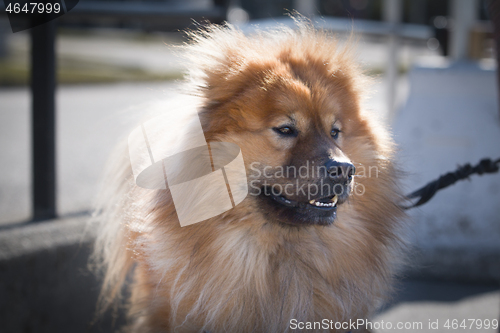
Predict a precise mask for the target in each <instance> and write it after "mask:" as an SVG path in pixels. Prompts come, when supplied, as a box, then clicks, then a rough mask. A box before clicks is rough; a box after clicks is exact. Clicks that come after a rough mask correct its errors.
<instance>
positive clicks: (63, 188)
mask: <svg viewBox="0 0 500 333" xmlns="http://www.w3.org/2000/svg"><path fill="white" fill-rule="evenodd" d="M2 6H3V5H2V4H0V9H1V11H0V152H1V154H2V155H1V158H0V161H1V163H0V327H1V328H0V332H2V333H3V332H109V331H113V329H112V327H113V322H115V326H114V327H115V328H116V327H119V324H120V322H121V321H122V320H123V319H122V317H121V312H120V311H118V312H117V313H116V318H113V316H112V314H108V315H106V316H105V317H104V318H102V319H99V320H96V321H93V319H94V311H95V304H96V299H97V294H98V290H99V279H98V278H96V277H95V276H93V275H92V274H90V273H89V271H88V270H87V267H86V261H87V257H88V254H89V248H90V244H91V242H92V237H93V236H92V231H91V230H90V231H89V230H87V231H85V221H86V220H88V217H89V214H90V211H91V207H92V203H93V200H94V198H95V196H96V194H97V192H98V190H99V185H100V181H101V177H102V176H103V175H102V170H103V168H104V166H105V164H106V161H107V159H108V158H109V156H110V153H111V151H112V149H113V147H114V146H115V145H116V144H117V142H119V141H120V140H123V139H125V138H126V137H127V135H128V133H129V132H130V131H131V130H132V129H133V128H134V127H135V125H136V124H137V123H138V121H139V120H141V119H143V117H144V116H145V110H146V109H147V107H148V105H150V104H151V103H152V102H155V101H172V105H174V104H175V100H177V99H179V98H180V92H179V82H180V80H181V79H182V76H183V73H184V69H185V66H186V64H185V63H184V62H183V57H182V52H183V51H182V49H181V48H179V47H178V46H180V45H182V44H183V43H184V42H185V40H186V39H185V37H186V36H185V34H184V33H182V31H183V30H185V29H190V28H195V27H196V24H201V25H203V24H206V23H208V22H212V23H222V22H224V21H229V22H230V23H232V24H234V25H236V26H238V27H239V28H240V29H242V30H243V31H244V32H245V33H247V34H251V33H252V32H254V31H255V30H256V29H262V30H266V29H269V28H271V27H273V26H276V25H280V24H281V25H289V26H292V25H293V22H292V20H291V19H290V18H289V17H288V16H287V14H288V13H290V12H293V11H294V10H296V11H298V12H299V13H301V14H303V15H305V16H307V17H309V18H311V20H312V21H313V22H314V24H315V25H316V26H317V27H319V28H323V29H327V30H329V31H331V33H332V34H336V35H337V36H338V38H339V39H341V40H345V39H346V38H347V37H348V35H349V34H350V33H351V31H354V32H355V33H356V36H357V37H358V39H359V41H358V43H357V52H356V53H357V58H358V60H359V61H360V62H361V64H362V66H363V67H364V69H365V71H366V73H367V75H370V76H372V77H373V78H374V83H373V87H372V88H373V90H372V92H371V94H370V98H369V99H368V100H367V102H366V105H365V107H366V108H368V109H370V110H372V112H374V113H376V114H378V115H379V116H380V118H381V119H382V121H384V122H385V123H386V124H387V125H388V126H389V127H390V128H392V130H393V132H394V139H395V140H396V142H397V143H398V145H399V155H400V156H399V158H400V161H401V166H402V168H403V169H404V170H405V171H406V172H407V177H406V179H407V181H406V183H405V191H406V192H408V193H409V192H411V191H413V190H415V189H417V188H419V187H421V186H423V185H424V184H426V183H427V182H429V181H431V180H433V179H435V178H437V177H438V176H439V175H441V174H443V173H446V172H448V171H452V170H454V169H455V168H456V167H457V165H462V164H465V163H469V162H470V163H474V164H475V163H477V162H478V161H479V160H480V159H481V158H484V157H491V158H492V159H498V158H500V119H499V115H500V113H499V107H498V84H497V52H496V45H497V43H498V42H499V41H500V39H499V36H500V34H499V33H498V31H497V30H495V27H498V28H500V27H499V23H500V22H499V21H498V19H499V18H500V1H493V0H492V1H487V0H433V1H431V0H182V1H181V0H142V1H141V0H127V1H125V0H123V1H122V0H81V1H80V2H79V3H78V4H77V5H76V7H75V8H73V10H71V11H70V12H69V13H67V14H65V15H63V16H61V17H60V18H58V19H57V20H55V21H51V22H49V23H47V24H44V25H43V26H38V27H36V28H33V29H30V30H25V31H21V32H17V33H13V32H12V30H11V28H10V25H9V20H8V18H7V16H6V15H5V7H2ZM195 22H198V23H196V24H195ZM495 23H496V24H495ZM410 215H411V219H412V223H413V224H412V229H411V232H410V235H409V238H410V239H411V244H412V248H411V251H410V256H409V260H408V265H407V267H405V269H404V270H403V271H402V272H401V277H402V282H401V283H400V284H399V285H398V288H397V292H396V293H395V294H394V297H393V299H392V301H391V302H390V303H389V304H388V305H386V306H385V307H384V308H383V309H382V310H381V312H380V313H379V314H378V315H377V317H375V318H374V320H379V321H380V320H385V321H392V322H394V323H395V322H415V321H419V322H423V323H424V325H423V329H406V330H404V332H417V331H418V332H425V331H434V332H435V331H436V330H435V329H428V322H429V321H432V322H435V321H436V320H439V322H440V328H442V329H439V330H437V331H447V330H446V329H445V328H443V326H442V325H444V324H445V322H446V320H448V319H449V320H453V319H457V320H458V321H459V322H461V321H462V320H463V319H467V320H468V319H477V320H481V321H482V322H484V324H482V325H481V327H479V326H478V325H476V326H474V327H472V328H471V327H468V328H460V330H461V331H462V332H495V331H497V330H495V329H493V328H492V326H491V325H488V327H487V325H486V320H489V321H492V320H494V319H496V320H498V319H499V317H500V293H499V291H498V288H499V282H500V241H499V239H500V174H498V173H497V174H493V175H483V176H472V177H470V180H469V181H464V182H461V183H459V184H457V185H455V186H453V187H452V188H449V189H446V190H443V191H441V192H439V193H438V194H437V195H436V197H435V198H434V199H432V200H431V201H430V202H429V203H427V204H426V205H424V206H422V207H421V208H417V209H413V210H411V211H410ZM469 323H470V322H469ZM385 331H386V330H383V329H379V330H376V332H385ZM387 331H389V330H387Z"/></svg>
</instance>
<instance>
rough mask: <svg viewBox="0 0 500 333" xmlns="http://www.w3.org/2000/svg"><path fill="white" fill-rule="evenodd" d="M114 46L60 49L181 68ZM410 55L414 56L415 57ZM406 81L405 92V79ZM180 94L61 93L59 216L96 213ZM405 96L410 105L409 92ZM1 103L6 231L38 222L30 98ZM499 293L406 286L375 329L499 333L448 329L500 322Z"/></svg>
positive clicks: (376, 52) (369, 53)
mask: <svg viewBox="0 0 500 333" xmlns="http://www.w3.org/2000/svg"><path fill="white" fill-rule="evenodd" d="M22 38H24V37H20V38H19V39H18V40H15V41H14V42H13V43H14V44H15V43H18V45H20V46H18V47H21V48H22V47H23V46H22V45H25V44H26V40H24V41H23V40H22ZM106 40H107V39H106V38H103V37H99V38H97V39H96V43H95V44H92V45H91V46H89V44H85V43H87V41H85V42H82V41H81V40H80V41H78V39H75V38H66V39H64V40H63V42H62V43H61V44H60V50H61V52H68V53H74V54H75V55H78V54H82V55H85V56H86V57H87V56H88V57H97V56H98V54H99V50H102V53H100V54H101V56H99V58H100V59H101V60H103V61H123V62H127V61H131V62H133V63H138V64H142V65H143V66H145V67H147V68H153V70H170V69H171V67H170V65H167V64H166V63H163V62H162V59H164V60H166V61H167V62H169V63H175V62H176V61H177V60H176V59H177V58H176V57H175V56H172V55H171V54H170V53H168V52H167V55H165V54H163V50H164V46H163V45H162V46H159V45H158V44H154V45H149V44H147V45H144V42H141V43H142V44H141V45H138V44H133V43H132V44H131V43H129V42H120V41H116V42H115V43H111V44H110V43H107V42H106ZM108 40H109V39H108ZM23 43H24V44H23ZM154 43H157V42H154ZM86 45H87V46H86ZM361 48H362V50H361V51H362V52H360V53H361V54H363V55H365V56H364V57H362V60H363V61H365V62H366V63H367V64H368V65H369V64H371V66H372V67H376V66H379V65H380V64H384V61H385V58H384V54H385V53H384V52H383V50H384V48H383V46H382V45H380V44H377V43H368V44H366V45H361ZM363 48H364V49H363ZM409 50H410V51H411V50H412V49H409ZM417 50H418V49H417ZM419 50H420V52H421V53H426V51H425V50H422V49H419ZM405 52H406V51H405ZM407 53H408V57H411V56H412V54H414V53H412V52H407ZM153 54H154V55H153ZM150 66H152V67H150ZM401 82H402V83H403V85H404V82H405V81H404V79H403V81H401ZM175 88H176V86H175V84H174V83H170V82H167V83H142V84H128V83H123V84H113V85H95V86H70V87H60V89H59V90H58V95H57V121H58V132H57V137H58V147H57V149H58V161H57V166H58V209H59V212H60V213H61V214H62V215H66V214H72V213H75V212H79V211H84V210H87V209H89V207H90V204H91V202H92V199H93V197H94V196H95V193H96V192H97V189H98V184H99V178H100V174H101V171H102V169H103V166H104V164H105V161H106V159H107V156H108V155H109V152H110V151H111V149H112V147H113V146H114V145H115V143H116V142H117V140H118V139H119V138H124V137H126V135H127V134H128V132H129V131H130V130H131V129H132V128H133V127H134V125H135V124H136V123H137V121H138V120H139V119H141V118H142V117H143V116H144V114H145V111H144V110H146V109H147V105H148V104H149V103H150V102H151V101H152V100H159V99H165V98H173V97H175V96H176V92H175ZM375 88H376V90H377V91H378V92H377V93H375V94H374V96H373V98H372V100H371V102H370V103H369V104H370V107H371V108H372V109H374V112H378V113H380V114H381V116H383V114H384V99H385V95H384V84H383V80H382V79H381V80H379V83H378V84H376V86H375ZM402 90H404V89H402ZM401 96H403V97H402V98H404V93H403V94H401ZM0 101H1V102H0V151H1V152H2V158H1V161H2V163H1V164H0V170H1V172H0V224H1V223H4V224H5V223H10V222H15V221H22V220H26V219H28V218H29V215H30V213H29V206H30V200H29V189H30V184H29V182H28V179H29V175H30V172H29V165H30V158H29V93H28V90H27V89H25V88H16V89H1V90H0ZM495 290H497V287H496V286H481V285H479V286H478V285H470V284H466V285H462V284H450V283H441V282H437V281H428V282H424V281H418V280H417V281H414V280H412V281H406V282H404V283H403V284H402V285H401V288H400V292H399V293H398V294H397V297H395V301H394V303H393V306H391V307H388V308H386V309H385V310H384V311H383V312H382V313H381V314H380V315H379V316H378V317H377V318H375V319H373V322H374V323H375V322H380V323H381V321H382V320H384V321H385V322H386V323H387V322H391V323H393V325H396V324H397V322H403V323H406V322H412V323H413V322H422V325H423V326H422V329H420V328H418V329H415V330H397V329H392V330H389V329H387V326H385V329H377V330H375V331H376V332H389V331H404V332H427V331H432V332H447V331H451V332H493V330H491V329H490V330H485V329H470V328H468V329H457V330H453V329H449V330H448V329H446V328H444V324H445V323H446V320H448V319H450V320H452V319H459V321H461V320H462V319H490V320H492V319H495V318H497V319H498V317H499V315H500V306H499V304H500V293H499V292H498V291H495ZM436 319H438V320H439V325H440V327H439V328H438V329H429V328H428V325H429V321H430V322H432V323H434V322H435V320H436Z"/></svg>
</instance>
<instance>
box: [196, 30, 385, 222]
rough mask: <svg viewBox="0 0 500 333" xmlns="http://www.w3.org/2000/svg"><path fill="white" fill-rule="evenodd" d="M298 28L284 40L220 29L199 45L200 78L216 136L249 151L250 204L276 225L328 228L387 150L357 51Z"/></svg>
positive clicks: (209, 132) (205, 115)
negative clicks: (367, 100)
mask: <svg viewBox="0 0 500 333" xmlns="http://www.w3.org/2000/svg"><path fill="white" fill-rule="evenodd" d="M299 29H300V33H291V32H290V33H287V32H286V31H284V32H283V31H280V33H279V34H278V35H279V36H281V39H276V38H273V36H272V34H271V33H269V34H267V35H265V36H264V35H263V36H260V37H256V38H253V39H248V38H246V37H245V36H244V35H242V34H241V33H239V32H236V31H231V29H229V31H228V30H225V29H221V30H220V31H211V32H210V34H209V36H210V37H209V38H208V39H203V38H199V40H198V48H195V50H196V51H198V53H197V55H196V57H197V58H195V61H196V62H197V63H198V64H200V67H199V68H200V69H201V71H200V73H201V74H202V75H200V74H199V73H198V74H196V73H195V74H194V75H193V77H194V78H195V80H196V79H198V80H199V86H200V87H201V89H200V92H201V95H202V96H203V97H204V98H206V99H207V103H206V105H205V107H204V109H203V110H202V112H201V113H200V117H201V119H202V124H203V127H204V131H205V134H206V136H207V140H209V141H210V140H220V141H230V142H234V143H236V144H238V145H239V146H240V147H241V149H242V152H243V157H244V160H245V164H246V167H247V176H248V181H249V182H248V185H249V192H250V195H249V197H248V198H247V200H255V201H256V202H258V203H259V207H261V209H260V212H261V213H262V214H263V215H264V216H265V217H266V218H267V219H268V220H269V221H277V222H280V223H285V224H293V225H304V224H320V225H329V224H332V223H333V222H334V220H335V218H336V215H337V209H338V207H340V206H342V205H343V204H345V203H346V202H348V201H350V198H351V197H352V196H353V192H354V188H355V186H356V183H357V180H356V178H357V175H356V172H357V170H358V171H359V168H360V167H361V168H364V167H366V166H368V165H372V164H373V163H375V160H376V159H377V158H378V157H376V156H377V155H380V150H381V149H380V144H379V142H378V139H377V135H378V134H376V133H373V132H372V131H373V128H372V127H373V126H370V125H369V121H368V120H367V119H366V115H365V114H363V112H362V110H361V106H360V104H361V98H362V96H363V95H364V89H365V88H364V87H365V85H364V83H365V82H366V80H365V78H364V77H363V75H362V74H361V72H360V70H359V69H358V67H357V66H356V65H355V64H354V63H353V61H352V60H351V59H352V56H351V53H350V52H349V51H348V50H346V49H345V48H344V49H343V51H340V50H339V48H338V45H337V42H336V41H335V40H334V39H333V37H331V36H329V35H328V34H326V33H321V32H317V31H314V29H312V28H310V27H309V26H307V25H302V26H300V27H299ZM283 36H285V37H283ZM207 40H208V42H207ZM215 48H216V49H215ZM200 54H201V55H200ZM381 130H382V129H381ZM380 135H381V136H382V137H383V136H384V133H383V130H382V133H380Z"/></svg>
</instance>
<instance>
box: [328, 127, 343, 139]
mask: <svg viewBox="0 0 500 333" xmlns="http://www.w3.org/2000/svg"><path fill="white" fill-rule="evenodd" d="M340 132H341V131H340V130H339V129H338V128H334V129H332V131H331V132H330V135H331V136H332V138H334V139H335V140H337V139H338V138H339V134H340Z"/></svg>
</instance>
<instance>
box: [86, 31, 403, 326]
mask: <svg viewBox="0 0 500 333" xmlns="http://www.w3.org/2000/svg"><path fill="white" fill-rule="evenodd" d="M192 39H193V40H192V43H190V45H189V46H188V48H187V49H188V52H189V54H190V57H191V60H192V61H193V64H192V67H191V68H190V76H189V80H188V84H189V85H190V86H191V87H192V88H193V91H195V92H196V94H197V95H198V96H199V98H200V100H201V105H200V107H199V110H198V111H199V115H200V119H201V124H202V127H203V130H204V133H205V137H206V140H207V141H208V142H214V141H223V142H232V143H236V144H237V145H238V146H239V147H240V148H241V151H242V154H243V158H244V161H245V166H246V171H247V176H248V188H249V194H248V196H247V197H246V199H245V200H244V201H243V202H242V203H240V204H239V205H237V206H236V207H235V208H233V209H231V210H229V211H227V212H225V213H223V214H221V215H219V216H216V217H214V218H211V219H209V220H206V221H204V222H201V223H197V224H193V225H190V226H186V227H181V226H180V225H179V221H178V218H177V215H176V210H175V207H174V205H173V202H172V198H171V195H170V192H169V191H168V190H147V189H143V188H140V187H138V186H136V185H135V182H134V179H133V177H132V173H131V170H130V162H129V161H128V157H127V155H126V154H123V155H122V158H121V159H120V158H117V159H116V166H115V167H114V169H113V174H114V176H115V177H114V179H115V181H114V184H115V185H109V186H108V187H107V189H108V190H109V193H108V195H107V196H108V201H107V203H106V204H104V205H103V207H102V208H101V209H100V215H98V219H97V220H99V221H100V222H99V223H100V225H99V228H98V239H97V246H96V252H95V259H96V261H97V262H98V263H100V264H102V267H103V268H104V270H105V281H104V287H103V294H102V299H101V300H102V305H103V307H106V306H108V305H110V304H111V303H112V302H113V300H115V299H116V298H117V297H118V296H119V294H120V293H121V290H122V289H123V286H124V284H125V280H126V279H127V276H128V275H129V274H132V273H133V275H132V280H133V282H132V283H131V285H130V292H131V293H130V297H129V310H128V313H129V319H130V325H129V327H128V329H129V330H130V331H131V332H141V333H147V332H151V333H153V332H154V333H157V332H211V333H219V332H230V333H238V332H242V333H246V332H276V333H278V332H279V333H281V332H291V331H296V330H297V331H301V329H302V328H304V330H305V329H306V328H310V327H313V329H312V330H308V331H318V332H344V333H345V332H347V331H351V330H352V327H348V328H347V329H346V327H345V325H344V326H343V328H342V327H341V326H339V324H337V325H335V323H344V322H349V320H356V319H366V318H367V317H368V316H369V315H370V314H371V313H372V312H373V311H374V309H376V308H377V306H378V305H379V304H380V302H381V301H382V300H383V299H384V297H385V296H386V295H387V293H388V291H389V289H390V285H391V277H392V276H393V274H394V268H395V264H396V262H398V258H399V257H400V253H401V248H402V245H401V244H402V242H401V238H400V233H401V226H402V222H401V221H402V218H403V213H402V210H401V209H400V208H399V206H398V205H399V203H400V201H401V198H402V196H401V195H400V192H399V189H398V186H397V184H398V174H397V172H396V170H395V167H394V165H393V152H394V147H393V144H392V142H391V140H390V138H389V136H388V134H387V132H386V130H385V129H384V128H383V126H381V125H380V124H379V123H377V122H375V120H374V119H373V116H372V115H371V114H370V113H369V112H367V111H366V110H363V109H362V108H361V100H362V97H363V96H364V95H365V94H366V89H367V88H366V79H365V78H364V76H363V75H362V73H361V71H360V69H359V68H358V66H357V65H356V64H355V63H354V62H353V60H352V55H351V53H350V51H348V50H347V49H346V48H342V49H341V48H340V47H339V46H338V43H336V41H335V39H334V38H333V37H331V36H329V35H328V33H326V32H321V31H317V30H315V29H314V28H312V27H311V26H310V25H309V24H307V23H300V22H299V23H298V27H297V29H295V30H292V29H287V28H281V29H278V30H276V31H272V32H267V33H260V34H257V35H255V36H253V37H247V36H245V35H244V34H243V33H242V32H240V31H238V30H236V29H235V28H233V27H231V26H225V27H210V28H208V29H205V30H203V31H202V32H197V33H193V34H192ZM160 126H161V124H160ZM318 189H320V191H318ZM324 320H326V321H327V322H328V325H327V324H325V323H326V321H324ZM308 322H309V326H307V325H308V324H307V323H308ZM314 322H321V326H318V325H317V324H314ZM311 323H313V324H314V326H311ZM364 330H365V328H364V327H362V326H360V327H357V328H356V329H355V330H352V332H358V331H364Z"/></svg>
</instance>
